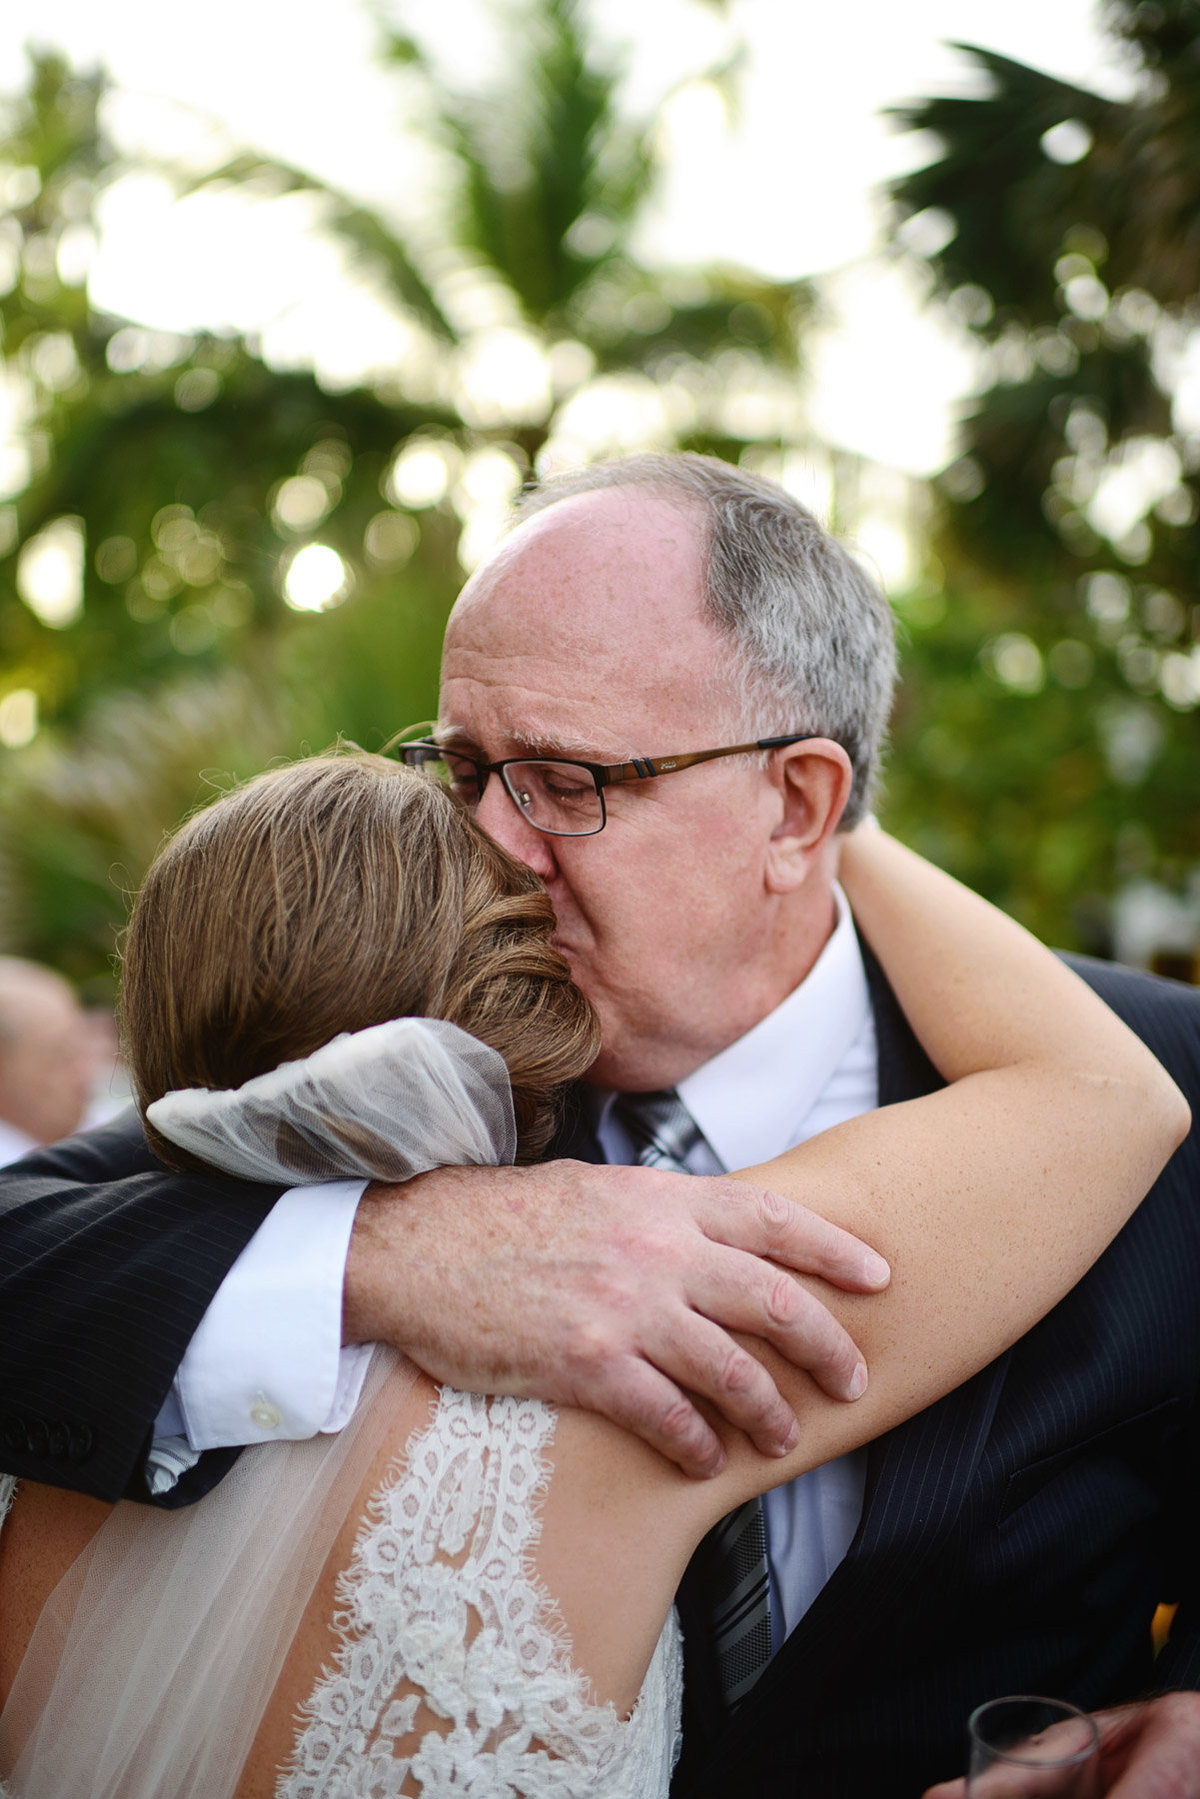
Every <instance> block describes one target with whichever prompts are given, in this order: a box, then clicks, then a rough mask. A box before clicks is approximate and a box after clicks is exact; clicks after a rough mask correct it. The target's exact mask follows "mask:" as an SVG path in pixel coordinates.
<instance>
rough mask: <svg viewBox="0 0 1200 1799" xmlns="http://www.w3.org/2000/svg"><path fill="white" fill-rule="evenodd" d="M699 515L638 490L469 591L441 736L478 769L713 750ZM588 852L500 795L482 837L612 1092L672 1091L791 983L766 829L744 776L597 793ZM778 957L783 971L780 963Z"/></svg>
mask: <svg viewBox="0 0 1200 1799" xmlns="http://www.w3.org/2000/svg"><path fill="white" fill-rule="evenodd" d="M703 542H704V534H703V526H702V523H701V520H700V519H699V517H698V515H696V514H694V513H693V512H691V510H690V509H688V510H684V509H683V508H681V507H680V506H679V505H678V504H676V503H675V502H673V501H667V500H664V499H662V498H660V497H659V496H657V495H655V494H653V493H650V492H647V491H646V490H641V489H609V490H606V491H605V490H601V491H597V492H594V493H588V494H581V495H577V496H576V497H574V498H572V499H569V500H563V501H560V502H558V503H557V504H556V505H554V506H552V507H550V508H548V509H547V510H546V511H545V512H543V513H540V514H538V515H536V516H535V517H534V518H533V519H531V520H530V521H529V522H528V523H527V524H525V525H524V526H522V527H521V529H520V530H519V531H518V532H516V533H514V535H513V537H512V538H510V539H508V540H507V541H506V543H505V544H504V545H502V546H501V548H500V550H499V551H498V552H497V554H496V555H495V556H494V557H493V558H492V559H491V560H490V562H489V563H488V564H487V565H485V567H484V568H482V569H480V570H479V571H478V573H477V574H476V575H475V576H474V577H473V578H472V579H471V581H469V582H468V584H467V586H466V588H465V589H464V591H463V594H462V597H461V598H460V600H459V603H458V605H457V606H456V607H455V610H454V613H453V615H452V617H451V620H450V624H449V627H448V629H447V633H446V647H445V654H444V658H443V664H442V694H441V707H440V729H441V731H442V732H443V733H445V734H448V735H450V736H452V737H453V739H454V740H455V741H457V742H458V743H459V744H460V746H461V747H462V748H473V749H474V750H476V751H478V752H480V753H481V754H482V755H483V756H484V757H485V758H486V759H487V760H488V761H498V760H499V759H501V758H502V757H505V756H516V755H521V754H522V753H529V752H530V751H533V752H535V753H537V754H550V755H553V754H559V755H575V756H580V757H582V758H584V759H585V760H588V761H594V762H622V761H625V760H628V759H629V758H631V757H633V756H641V755H646V756H651V757H653V756H656V755H667V754H671V753H674V752H680V751H685V750H692V749H709V748H716V747H718V746H719V745H721V744H724V743H728V742H730V741H737V738H736V737H734V738H732V739H731V738H730V736H729V735H728V733H729V731H730V730H731V729H736V726H734V725H732V724H731V721H730V716H729V713H730V708H729V706H728V703H726V704H725V705H724V706H723V705H722V702H721V693H722V685H721V676H722V671H723V669H724V668H725V667H726V666H727V664H728V661H729V650H728V647H727V645H726V644H725V643H724V641H723V640H722V639H721V638H720V637H719V636H718V635H717V634H716V633H715V632H714V631H713V630H712V628H711V627H710V626H709V625H708V624H707V623H706V621H705V620H704V618H703V616H702V613H701V594H702V579H703V561H702V553H703ZM605 798H606V801H607V807H608V823H607V825H606V826H605V828H604V830H603V831H601V832H599V833H598V834H597V835H596V836H592V837H577V838H564V837H550V836H546V835H543V834H542V833H540V832H538V831H535V830H534V829H533V828H532V826H530V825H529V824H527V823H526V821H525V820H524V819H523V818H522V817H521V815H520V814H519V813H518V811H517V809H516V807H515V806H514V805H513V803H512V801H511V799H510V798H509V797H508V795H507V794H506V793H505V791H504V789H503V786H502V784H501V782H500V781H499V780H498V779H497V778H496V777H495V776H493V777H492V778H491V779H490V780H489V782H488V784H487V788H486V790H485V793H484V796H483V799H482V801H481V803H480V807H479V811H478V813H477V817H478V819H479V822H480V824H482V825H483V827H484V829H485V830H487V831H488V832H489V833H490V835H491V836H493V837H494V838H495V839H496V840H497V841H498V842H499V843H502V844H503V845H504V846H505V847H506V848H507V849H509V850H510V851H511V852H512V853H513V854H514V855H516V856H518V857H519V858H520V860H521V861H523V862H525V863H526V864H528V866H529V867H530V868H532V869H533V870H534V871H535V872H536V873H537V874H538V875H540V876H541V878H542V880H543V881H544V882H545V883H546V887H547V889H548V891H549V893H550V897H551V899H552V901H553V903H554V909H555V913H556V915H557V918H558V934H557V942H558V943H559V946H560V947H561V949H562V950H563V952H564V954H565V955H566V956H567V959H568V961H569V962H570V965H571V970H572V973H573V974H574V976H575V979H576V980H577V981H578V982H579V984H580V986H581V987H582V988H583V989H584V991H585V992H586V993H587V994H588V996H589V998H590V999H591V1000H592V1002H593V1003H594V1004H595V1005H596V1007H597V1008H598V1010H599V1013H600V1019H601V1025H602V1031H603V1041H604V1046H603V1049H602V1052H601V1055H600V1058H599V1060H598V1062H597V1064H596V1067H595V1069H594V1071H593V1073H594V1078H595V1079H596V1080H597V1081H599V1082H601V1083H602V1084H605V1085H611V1086H617V1087H622V1088H628V1089H637V1088H653V1087H660V1086H667V1085H671V1084H673V1083H674V1082H675V1081H677V1080H681V1079H682V1078H683V1076H684V1075H685V1074H687V1073H689V1072H690V1071H691V1070H692V1069H693V1068H696V1067H698V1066H699V1065H700V1064H701V1063H702V1062H704V1061H707V1060H708V1058H709V1057H710V1056H712V1055H714V1054H716V1053H717V1051H718V1050H720V1049H723V1048H725V1047H726V1046H727V1045H728V1044H729V1043H731V1042H733V1041H735V1040H736V1039H737V1038H738V1037H740V1036H741V1035H743V1034H744V1032H745V1031H747V1030H748V1029H750V1027H751V1026H752V1025H753V1024H755V1023H757V1022H758V1020H759V1019H760V1018H761V1017H763V1016H764V1015H765V1013H766V1012H767V1011H769V1010H770V1009H771V1007H772V1006H773V1005H775V1004H776V1003H778V1001H779V1000H780V999H781V998H782V997H783V995H784V994H785V993H786V992H788V991H789V988H790V986H791V985H794V983H795V981H796V980H797V979H799V978H800V976H801V975H802V974H803V973H804V972H805V970H804V968H799V969H798V970H796V971H795V972H792V973H791V974H790V976H789V974H788V972H787V971H786V970H784V969H783V968H782V967H781V963H782V962H783V961H784V960H785V959H786V958H785V954H784V950H783V945H782V943H781V942H780V941H779V940H780V931H781V924H780V916H779V906H780V901H779V899H778V896H777V895H774V894H772V893H771V892H769V891H768V883H767V882H766V880H765V878H764V875H765V863H766V858H767V854H768V846H769V843H770V839H771V834H772V830H773V829H774V828H775V827H776V826H777V825H778V822H779V819H780V816H781V800H780V798H779V793H778V789H777V786H776V785H775V784H774V783H772V781H771V780H770V779H769V778H768V776H767V775H766V774H765V773H764V771H763V769H762V768H761V767H760V766H759V759H758V758H757V757H751V756H746V757H740V756H738V757H731V758H729V759H728V760H726V761H720V762H716V763H711V764H705V765H701V766H700V767H698V768H694V769H688V770H685V771H682V772H680V773H678V774H674V775H671V776H669V777H666V778H664V779H662V780H650V781H646V782H644V783H643V782H637V783H633V784H631V785H628V786H624V785H622V786H615V787H610V788H608V789H606V793H605ZM777 947H778V948H779V951H780V953H779V955H776V954H775V951H776V948H777Z"/></svg>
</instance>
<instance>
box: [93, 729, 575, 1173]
mask: <svg viewBox="0 0 1200 1799" xmlns="http://www.w3.org/2000/svg"><path fill="white" fill-rule="evenodd" d="M553 929H554V913H553V909H552V907H551V905H550V901H549V899H548V898H547V897H546V894H545V892H544V890H543V889H542V886H541V884H540V882H539V881H538V880H537V878H536V876H534V875H533V874H532V873H531V872H530V871H529V870H528V869H527V868H524V867H522V866H521V864H520V863H519V862H516V861H514V860H513V858H512V857H511V856H509V855H508V854H507V853H506V852H505V851H504V850H502V849H500V848H499V847H498V846H497V845H496V844H494V843H492V842H491V840H490V839H489V838H487V837H485V836H484V834H483V832H482V831H481V830H479V828H478V827H477V826H476V825H475V824H474V822H473V821H472V819H471V818H469V817H468V816H467V815H466V814H465V813H464V812H463V811H462V810H461V809H460V808H459V807H458V806H456V805H455V803H454V802H453V801H452V800H451V799H450V797H449V796H448V795H447V794H446V793H444V792H443V791H442V790H441V789H440V788H438V787H437V786H435V785H434V784H433V783H432V782H431V781H430V780H429V779H428V778H427V777H426V776H424V775H420V774H417V773H415V772H414V771H412V770H410V769H406V768H403V767H400V766H398V765H397V764H396V763H394V762H389V761H386V760H385V759H384V758H383V757H382V756H371V755H366V754H364V753H363V752H361V751H359V752H354V753H345V752H339V753H334V754H330V755H327V756H318V757H314V758H312V759H310V760H308V761H305V762H297V763H293V764H292V765H291V766H289V767H287V768H279V769H274V770H272V771H271V772H269V773H268V774H264V775H259V776H258V777H257V779H255V780H252V781H250V782H248V783H247V784H246V785H245V786H244V787H240V788H237V789H235V790H234V791H233V792H231V793H227V794H225V795H223V797H222V798H220V799H218V800H217V801H215V803H214V804H213V805H211V806H208V807H207V808H205V810H203V811H201V812H198V813H196V814H195V816H194V817H192V818H191V819H189V820H188V821H187V823H186V824H185V825H184V826H183V827H182V829H181V830H180V831H179V832H178V833H177V834H176V835H175V836H174V837H173V838H172V839H171V841H170V842H169V843H168V844H167V846H166V847H165V849H164V850H163V851H162V853H161V854H160V856H159V857H158V859H157V861H156V862H155V863H154V864H153V866H152V867H151V869H150V872H149V873H148V875H147V876H146V880H145V883H144V885H143V887H142V890H141V892H140V894H139V895H138V898H137V901H136V903H135V905H134V908H133V913H132V916H131V918H130V922H129V927H128V930H127V932H126V936H125V944H124V949H123V954H122V982H121V1012H122V1026H123V1033H124V1037H125V1043H126V1053H127V1056H128V1060H129V1066H130V1070H131V1073H132V1077H133V1084H134V1091H135V1094H136V1097H137V1101H138V1105H139V1107H140V1108H141V1110H142V1112H143V1114H144V1113H145V1109H146V1107H147V1106H148V1105H150V1104H151V1102H152V1101H154V1100H156V1099H158V1098H159V1097H160V1096H161V1095H162V1094H164V1093H167V1092H170V1091H171V1090H172V1089H174V1088H178V1087H208V1088H222V1087H237V1086H240V1085H241V1084H242V1082H244V1081H247V1080H249V1079H251V1077H252V1076H254V1075H258V1074H264V1073H266V1071H267V1070H268V1069H271V1068H275V1067H277V1066H278V1065H279V1063H281V1062H285V1061H289V1060H292V1059H294V1058H296V1057H298V1056H304V1055H307V1054H308V1053H309V1052H310V1051H312V1050H315V1049H319V1048H320V1047H321V1045H322V1044H324V1043H328V1042H329V1041H330V1040H331V1038H333V1037H336V1036H337V1035H338V1033H339V1032H341V1031H357V1030H363V1029H365V1028H366V1027H367V1026H368V1025H373V1024H381V1023H383V1022H384V1021H385V1020H387V1019H390V1018H401V1017H406V1016H416V1017H426V1018H445V1019H448V1020H449V1021H450V1022H451V1023H452V1024H457V1025H460V1026H461V1027H462V1028H463V1029H464V1030H466V1031H470V1032H471V1033H472V1034H473V1035H474V1036H476V1037H479V1038H481V1039H482V1041H483V1042H485V1043H488V1044H490V1045H491V1046H492V1048H493V1049H496V1050H498V1051H499V1052H500V1054H501V1055H502V1056H503V1057H504V1060H505V1062H506V1063H507V1064H508V1070H509V1075H510V1077H511V1080H512V1087H513V1103H514V1107H515V1111H516V1120H517V1136H518V1152H517V1154H518V1160H521V1161H531V1160H533V1159H534V1158H535V1157H536V1156H537V1155H538V1154H539V1153H540V1152H541V1150H542V1149H544V1148H545V1146H546V1143H547V1142H548V1141H549V1138H550V1135H551V1132H552V1129H553V1124H554V1106H555V1100H556V1098H557V1094H558V1091H559V1089H560V1088H561V1086H562V1084H563V1083H564V1082H566V1081H568V1080H570V1079H572V1078H573V1077H574V1076H576V1075H579V1074H581V1073H582V1072H583V1071H584V1069H586V1068H587V1067H588V1065H589V1064H590V1063H591V1062H592V1060H593V1059H594V1057H595V1055H596V1051H597V1049H598V1047H599V1027H598V1025H597V1023H596V1017H595V1014H594V1012H593V1011H592V1008H591V1006H590V1005H589V1004H588V1002H587V1000H586V999H585V998H584V996H583V994H582V993H581V992H580V991H579V989H578V988H577V987H576V986H575V985H574V983H573V982H572V981H571V979H570V975H569V973H568V970H567V965H566V963H565V961H564V960H563V958H562V956H561V955H560V954H559V953H558V951H557V950H555V949H554V948H553V946H552V944H551V933H552V932H553ZM146 1134H147V1138H148V1140H149V1141H150V1143H151V1147H152V1148H153V1149H154V1150H155V1151H156V1153H157V1154H159V1155H160V1156H161V1157H162V1158H163V1160H164V1161H168V1162H171V1163H173V1164H175V1165H177V1166H178V1165H181V1164H183V1163H186V1162H187V1161H188V1158H187V1157H186V1156H185V1155H184V1154H183V1152H181V1151H180V1150H178V1149H175V1148H174V1147H173V1146H172V1145H171V1144H168V1143H166V1142H165V1141H164V1140H163V1139H161V1138H160V1137H159V1136H158V1135H157V1133H155V1132H154V1130H153V1129H152V1127H149V1126H148V1127H147V1132H146Z"/></svg>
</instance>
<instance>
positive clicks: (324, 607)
mask: <svg viewBox="0 0 1200 1799" xmlns="http://www.w3.org/2000/svg"><path fill="white" fill-rule="evenodd" d="M349 591H350V570H349V569H348V568H347V567H346V564H345V563H344V562H343V561H342V559H341V557H340V556H339V555H338V553H337V551H336V550H331V549H330V547H329V545H328V544H324V543H310V544H306V545H305V546H304V548H303V549H302V550H297V551H296V554H295V555H294V556H293V557H292V559H291V561H290V562H289V563H288V566H287V573H286V575H285V576H284V579H283V597H284V599H285V600H286V601H287V603H288V605H289V606H290V607H291V608H292V610H293V611H295V612H328V611H330V610H331V609H332V608H333V607H334V606H340V605H341V603H342V601H343V600H344V599H345V598H346V596H347V594H348V593H349Z"/></svg>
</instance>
